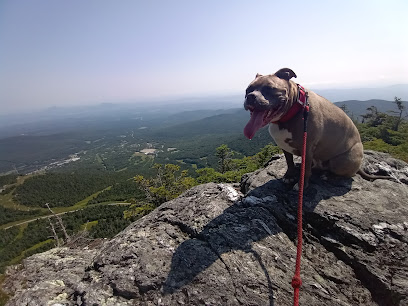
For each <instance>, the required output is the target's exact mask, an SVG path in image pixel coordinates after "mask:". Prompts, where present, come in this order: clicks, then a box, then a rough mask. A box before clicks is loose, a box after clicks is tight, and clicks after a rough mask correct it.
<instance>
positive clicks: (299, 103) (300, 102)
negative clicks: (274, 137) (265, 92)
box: [272, 84, 309, 124]
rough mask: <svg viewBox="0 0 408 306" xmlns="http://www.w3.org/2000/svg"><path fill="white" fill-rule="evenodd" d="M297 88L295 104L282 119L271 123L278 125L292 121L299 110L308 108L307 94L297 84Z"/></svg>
mask: <svg viewBox="0 0 408 306" xmlns="http://www.w3.org/2000/svg"><path fill="white" fill-rule="evenodd" d="M297 87H298V94H297V99H296V102H295V103H294V104H293V105H292V107H291V108H290V109H289V110H288V112H287V113H286V114H285V115H283V117H282V118H280V119H279V120H278V121H273V122H272V123H275V124H278V123H282V122H286V121H289V120H290V119H292V118H293V117H294V116H295V115H296V114H297V113H298V112H299V111H300V110H302V109H305V108H309V106H308V105H307V92H306V90H305V89H304V88H303V87H302V86H300V85H299V84H297Z"/></svg>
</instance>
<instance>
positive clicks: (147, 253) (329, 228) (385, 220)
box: [4, 152, 408, 305]
mask: <svg viewBox="0 0 408 306" xmlns="http://www.w3.org/2000/svg"><path fill="white" fill-rule="evenodd" d="M384 163H385V164H384ZM376 164H378V165H377V166H376ZM364 167H365V170H366V172H371V173H372V172H384V171H385V172H387V171H388V172H389V171H391V172H392V173H393V175H394V177H396V178H398V179H399V180H400V181H401V182H404V180H405V182H406V181H408V180H407V178H408V168H407V164H405V163H403V162H400V161H396V160H394V159H390V158H389V157H388V156H384V155H381V154H377V153H374V152H368V153H367V155H366V163H365V166H364ZM285 169H286V165H285V161H284V158H283V157H282V156H277V157H275V158H274V160H272V161H271V162H270V163H269V165H268V166H267V167H266V168H264V169H261V170H258V171H256V172H254V173H250V174H247V175H245V176H244V177H243V179H242V182H241V186H240V187H239V186H234V185H229V184H214V183H210V184H205V185H200V186H197V187H194V188H192V189H191V190H189V191H187V192H186V193H184V194H183V195H182V196H180V197H179V198H177V199H175V200H173V201H170V202H168V203H165V204H163V205H162V206H160V207H159V208H158V209H156V210H155V211H153V212H152V213H150V214H149V215H147V216H146V217H144V218H142V219H140V220H138V221H136V222H135V223H133V224H131V225H130V226H129V227H128V228H126V229H125V230H124V231H123V232H121V233H120V234H118V235H117V236H116V237H115V238H113V239H111V240H109V241H106V242H104V243H103V244H102V245H101V246H94V247H93V248H90V247H88V248H85V249H84V248H77V249H69V248H59V249H53V250H50V251H48V252H45V253H42V254H36V255H33V256H31V257H29V258H27V259H25V260H24V262H23V264H22V265H20V266H17V267H12V268H10V269H9V270H8V272H7V273H8V276H7V279H6V281H5V283H4V289H5V290H8V291H9V292H13V293H15V295H14V296H13V298H12V299H11V300H10V301H9V302H8V305H292V301H293V289H292V287H291V285H290V282H291V279H292V277H293V273H294V268H295V257H296V206H297V194H296V192H295V191H293V190H292V188H291V186H286V185H285V184H283V183H282V181H281V177H282V176H283V174H284V172H285ZM380 174H381V173H380ZM407 199H408V186H407V185H406V184H403V183H398V182H395V181H387V180H376V181H374V182H369V181H366V180H364V179H362V178H361V177H360V176H356V177H354V178H352V179H342V178H338V177H330V176H329V178H328V180H323V179H321V178H320V175H319V174H314V175H313V176H312V179H311V186H310V187H309V189H308V190H307V191H306V193H305V197H304V221H303V225H304V236H303V237H304V245H303V257H302V268H301V269H302V270H301V275H302V280H303V286H302V288H301V291H300V304H301V305H408V259H407V254H408V218H407V217H408V205H407Z"/></svg>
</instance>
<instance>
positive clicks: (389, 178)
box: [357, 169, 395, 181]
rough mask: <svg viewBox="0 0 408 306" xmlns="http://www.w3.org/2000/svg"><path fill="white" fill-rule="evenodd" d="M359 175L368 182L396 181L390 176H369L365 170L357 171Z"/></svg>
mask: <svg viewBox="0 0 408 306" xmlns="http://www.w3.org/2000/svg"><path fill="white" fill-rule="evenodd" d="M357 173H358V174H360V176H361V177H362V178H363V179H366V180H368V181H374V180H378V179H383V180H392V181H395V178H393V177H392V176H388V175H372V174H368V173H366V172H364V170H363V169H359V170H358V171H357Z"/></svg>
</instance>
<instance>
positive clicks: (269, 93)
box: [261, 87, 275, 96]
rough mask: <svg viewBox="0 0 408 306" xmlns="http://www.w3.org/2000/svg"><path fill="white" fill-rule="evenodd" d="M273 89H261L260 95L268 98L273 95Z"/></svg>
mask: <svg viewBox="0 0 408 306" xmlns="http://www.w3.org/2000/svg"><path fill="white" fill-rule="evenodd" d="M274 92H275V91H274V89H273V88H271V87H264V88H262V90H261V93H262V94H263V95H264V96H265V95H268V96H270V95H273V94H274Z"/></svg>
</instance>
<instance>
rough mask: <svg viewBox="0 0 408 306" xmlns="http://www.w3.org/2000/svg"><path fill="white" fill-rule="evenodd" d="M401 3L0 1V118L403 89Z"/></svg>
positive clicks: (407, 68) (405, 5)
mask: <svg viewBox="0 0 408 306" xmlns="http://www.w3.org/2000/svg"><path fill="white" fill-rule="evenodd" d="M407 11H408V1H406V0H399V1H397V0H387V1H385V0H381V1H377V0H371V1H368V0H367V1H363V0H350V1H349V0H342V1H337V0H332V1H326V0H325V1H323V0H316V1H313V0H310V1H307V2H306V1H297V0H293V1H273V0H269V1H258V0H252V1H239V0H235V1H229V0H225V1H219V0H218V1H212V0H206V1H191V0H180V1H178V0H172V1H165V0H162V1H159V0H152V1H137V0H131V1H128V0H121V1H113V0H112V1H107V0H95V1H92V0H86V1H84V0H70V1H58V0H36V1H32V0H0V113H3V114H4V113H7V112H15V111H21V110H30V109H37V108H42V107H49V106H67V105H85V104H96V103H104V102H110V103H115V102H137V101H154V100H160V99H168V98H175V97H188V96H206V95H218V94H219V95H221V94H240V93H242V94H243V93H244V91H245V88H246V87H247V85H248V84H249V83H250V82H251V81H252V80H253V79H254V77H255V75H256V73H261V74H272V73H274V72H275V71H277V70H278V69H280V68H282V67H288V68H291V69H292V70H294V71H295V73H296V74H297V76H298V78H297V79H296V81H297V82H298V83H300V84H302V85H304V86H308V87H312V88H356V87H370V86H371V87H373V86H387V85H391V84H402V83H408V56H407V55H408V34H407V33H408V18H406V12H407Z"/></svg>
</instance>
